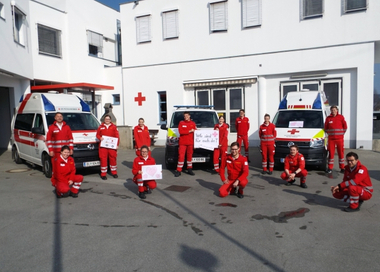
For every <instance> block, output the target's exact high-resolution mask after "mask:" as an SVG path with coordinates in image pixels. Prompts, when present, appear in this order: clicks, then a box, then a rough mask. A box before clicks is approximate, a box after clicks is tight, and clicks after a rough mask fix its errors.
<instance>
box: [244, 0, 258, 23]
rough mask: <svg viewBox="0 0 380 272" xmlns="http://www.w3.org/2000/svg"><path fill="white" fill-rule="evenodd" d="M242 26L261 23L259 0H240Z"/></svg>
mask: <svg viewBox="0 0 380 272" xmlns="http://www.w3.org/2000/svg"><path fill="white" fill-rule="evenodd" d="M241 4H242V22H243V28H246V27H252V26H260V25H261V0H242V1H241Z"/></svg>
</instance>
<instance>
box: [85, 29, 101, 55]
mask: <svg viewBox="0 0 380 272" xmlns="http://www.w3.org/2000/svg"><path fill="white" fill-rule="evenodd" d="M87 41H88V54H89V55H91V56H96V57H99V58H102V57H103V35H101V34H99V33H96V32H93V31H90V30H87Z"/></svg>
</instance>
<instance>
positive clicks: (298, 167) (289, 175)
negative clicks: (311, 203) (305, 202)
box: [281, 145, 307, 188]
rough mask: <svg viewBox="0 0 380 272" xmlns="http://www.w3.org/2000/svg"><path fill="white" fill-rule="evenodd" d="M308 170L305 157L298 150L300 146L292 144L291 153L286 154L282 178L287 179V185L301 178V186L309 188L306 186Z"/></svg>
mask: <svg viewBox="0 0 380 272" xmlns="http://www.w3.org/2000/svg"><path fill="white" fill-rule="evenodd" d="M306 176H307V170H306V169H305V158H304V157H303V155H302V154H301V153H299V152H298V146H297V145H292V146H290V154H289V155H287V156H286V158H285V163H284V172H283V173H282V174H281V178H282V179H283V180H286V181H287V182H288V183H287V184H286V185H287V186H289V185H292V184H293V183H294V182H295V181H296V180H295V179H296V177H297V178H301V184H300V186H301V187H302V188H307V186H306Z"/></svg>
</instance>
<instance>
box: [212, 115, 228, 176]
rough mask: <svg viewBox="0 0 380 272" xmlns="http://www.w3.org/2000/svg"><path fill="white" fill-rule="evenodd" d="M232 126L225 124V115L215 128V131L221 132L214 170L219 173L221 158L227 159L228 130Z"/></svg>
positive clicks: (220, 118)
mask: <svg viewBox="0 0 380 272" xmlns="http://www.w3.org/2000/svg"><path fill="white" fill-rule="evenodd" d="M229 128H230V126H229V125H228V124H226V123H224V117H223V115H221V116H219V124H216V125H215V126H214V130H218V131H219V145H218V148H215V149H214V170H215V172H218V173H219V158H220V159H221V161H223V160H225V159H226V156H227V149H228V129H229Z"/></svg>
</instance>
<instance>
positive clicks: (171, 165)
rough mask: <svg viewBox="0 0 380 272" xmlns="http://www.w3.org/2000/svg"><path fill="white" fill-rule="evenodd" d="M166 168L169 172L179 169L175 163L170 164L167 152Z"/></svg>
mask: <svg viewBox="0 0 380 272" xmlns="http://www.w3.org/2000/svg"><path fill="white" fill-rule="evenodd" d="M165 166H166V169H168V170H174V169H176V167H177V165H176V164H175V163H170V162H169V159H168V153H167V151H165Z"/></svg>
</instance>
